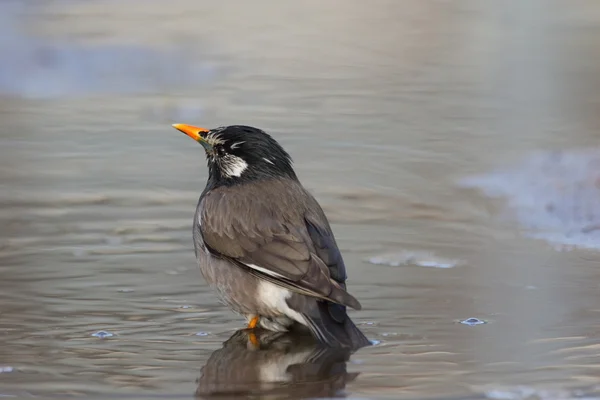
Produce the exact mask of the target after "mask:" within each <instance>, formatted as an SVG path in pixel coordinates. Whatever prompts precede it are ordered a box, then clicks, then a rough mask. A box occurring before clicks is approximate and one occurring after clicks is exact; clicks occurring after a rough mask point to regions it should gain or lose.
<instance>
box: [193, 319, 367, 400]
mask: <svg viewBox="0 0 600 400" xmlns="http://www.w3.org/2000/svg"><path fill="white" fill-rule="evenodd" d="M252 335H255V336H252ZM350 354H351V351H350V350H340V349H331V348H324V347H322V346H320V345H319V344H317V343H316V342H315V340H314V339H313V338H312V337H311V336H308V335H302V334H299V333H287V332H286V333H281V332H272V331H266V330H260V329H255V330H253V331H249V330H240V331H237V332H236V333H235V334H234V335H233V336H231V337H230V338H229V339H228V340H227V341H226V342H225V343H224V344H223V347H222V348H220V349H219V350H217V351H215V352H214V353H212V354H211V356H210V358H209V359H208V361H207V363H206V365H204V367H203V368H202V370H201V376H200V378H199V379H198V388H197V390H196V396H198V397H201V398H207V397H213V396H215V397H217V396H218V397H219V398H220V399H224V398H227V397H231V398H240V397H246V396H252V397H255V396H257V395H259V396H260V395H266V396H276V398H286V397H294V398H307V397H311V398H315V397H317V398H318V397H342V396H343V393H342V391H343V389H344V388H345V386H346V383H347V382H351V381H352V380H354V379H355V378H356V377H357V376H358V373H348V372H347V371H346V362H347V361H348V359H349V357H350Z"/></svg>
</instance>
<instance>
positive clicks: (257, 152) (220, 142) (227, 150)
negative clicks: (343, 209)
mask: <svg viewBox="0 0 600 400" xmlns="http://www.w3.org/2000/svg"><path fill="white" fill-rule="evenodd" d="M173 127H174V128H175V129H177V130H179V131H181V132H183V133H185V134H186V135H188V136H189V137H191V138H192V139H194V140H195V141H197V142H198V143H200V144H201V145H202V147H204V151H205V152H206V159H207V160H208V168H209V181H212V183H213V184H215V185H221V184H223V185H234V184H239V183H244V182H248V181H251V180H256V179H261V178H262V179H264V178H269V177H271V178H277V177H287V178H291V179H294V180H296V179H297V177H296V174H295V173H294V170H293V168H292V160H291V158H290V156H289V154H288V153H287V152H286V151H285V150H284V149H283V148H282V147H281V145H279V143H277V141H276V140H275V139H273V138H272V137H271V136H269V135H268V134H267V133H266V132H264V131H262V130H260V129H258V128H253V127H251V126H244V125H231V126H225V127H219V128H214V129H206V128H199V127H196V126H192V125H185V124H173Z"/></svg>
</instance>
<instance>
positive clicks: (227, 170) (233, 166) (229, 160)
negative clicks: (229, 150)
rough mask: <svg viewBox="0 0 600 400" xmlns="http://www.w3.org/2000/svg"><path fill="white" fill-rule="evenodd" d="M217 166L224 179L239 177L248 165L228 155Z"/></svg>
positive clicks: (238, 158) (236, 157) (240, 159)
mask: <svg viewBox="0 0 600 400" xmlns="http://www.w3.org/2000/svg"><path fill="white" fill-rule="evenodd" d="M219 166H220V168H221V172H222V173H223V175H225V176H226V177H232V176H236V177H240V176H242V173H243V172H244V171H245V170H246V169H247V168H248V163H247V162H246V161H244V160H243V159H242V158H240V157H238V156H233V155H228V156H226V157H223V158H222V159H221V160H220V162H219Z"/></svg>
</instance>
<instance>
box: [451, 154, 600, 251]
mask: <svg viewBox="0 0 600 400" xmlns="http://www.w3.org/2000/svg"><path fill="white" fill-rule="evenodd" d="M460 184H461V185H462V186H463V187H468V188H477V189H479V190H481V191H482V192H483V193H484V194H485V195H486V196H489V197H492V198H501V199H504V200H505V201H506V204H505V209H504V210H503V212H502V213H501V214H502V215H501V217H502V218H507V217H508V218H510V219H516V221H517V223H518V224H519V225H520V227H521V228H522V229H523V231H524V232H523V233H524V235H526V236H528V237H532V238H536V239H542V240H545V241H547V242H549V243H551V244H552V245H553V246H555V247H556V248H557V249H559V250H568V249H570V248H572V247H582V248H590V249H600V202H599V201H598V199H600V150H599V149H585V150H565V151H554V152H544V151H540V152H538V153H536V154H532V155H531V156H530V157H528V158H526V159H525V160H523V161H522V162H521V163H519V164H517V165H515V166H511V167H509V168H505V169H500V170H497V171H493V172H491V173H488V174H482V175H478V176H472V177H468V178H466V179H464V180H462V181H461V182H460Z"/></svg>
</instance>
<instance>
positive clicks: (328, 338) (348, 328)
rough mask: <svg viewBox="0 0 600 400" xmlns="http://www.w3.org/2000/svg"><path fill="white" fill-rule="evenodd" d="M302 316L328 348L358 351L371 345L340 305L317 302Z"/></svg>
mask: <svg viewBox="0 0 600 400" xmlns="http://www.w3.org/2000/svg"><path fill="white" fill-rule="evenodd" d="M307 308H308V309H307ZM302 315H303V316H304V319H305V320H306V323H307V326H308V328H309V329H310V331H311V332H312V334H313V335H314V336H315V337H316V338H317V339H318V340H319V341H320V342H322V343H324V344H326V345H327V346H330V347H346V348H352V349H354V350H356V349H359V348H361V347H365V346H369V345H370V344H371V342H370V341H369V339H367V337H366V336H365V335H364V334H363V333H362V332H361V331H360V329H358V327H357V326H356V325H355V324H354V322H352V320H351V319H350V317H349V316H348V314H346V307H344V306H342V305H340V304H335V303H331V302H328V301H321V300H319V301H315V302H314V303H313V304H312V305H311V306H309V307H305V309H304V310H302Z"/></svg>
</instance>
